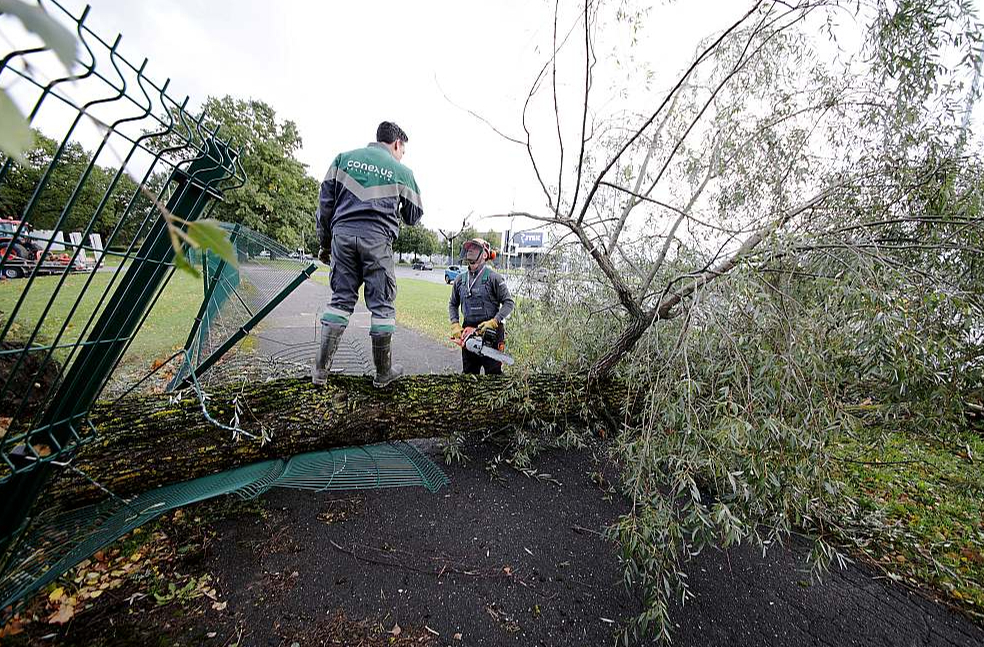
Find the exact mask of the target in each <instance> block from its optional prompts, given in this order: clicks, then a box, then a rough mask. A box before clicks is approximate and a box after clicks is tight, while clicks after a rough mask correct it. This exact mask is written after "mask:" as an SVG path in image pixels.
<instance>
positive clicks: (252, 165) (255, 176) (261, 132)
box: [157, 96, 319, 252]
mask: <svg viewBox="0 0 984 647" xmlns="http://www.w3.org/2000/svg"><path fill="white" fill-rule="evenodd" d="M202 110H203V111H204V114H205V117H204V119H203V123H204V124H205V125H206V127H207V128H208V129H209V130H211V129H214V128H216V127H219V128H220V134H221V135H222V136H223V137H225V138H227V139H230V140H231V141H232V142H233V143H234V144H235V145H238V146H241V147H242V155H241V157H240V159H239V162H240V164H241V165H242V167H243V170H244V171H245V172H246V175H247V178H248V179H247V182H246V184H245V186H243V187H241V188H238V189H236V190H235V191H230V192H229V193H228V195H227V196H226V199H225V201H224V202H222V203H221V204H219V205H217V206H216V208H215V211H213V212H212V216H213V217H214V218H216V219H218V220H222V221H225V222H235V223H242V224H244V225H246V226H248V227H250V228H251V229H254V230H256V231H258V232H260V233H262V234H266V235H267V236H269V237H271V238H273V239H274V240H276V241H278V242H280V243H281V244H283V245H284V246H286V247H287V248H289V249H297V248H302V247H303V248H306V249H307V250H308V251H311V250H314V251H315V252H316V251H317V249H316V247H317V244H316V242H312V240H311V239H313V238H314V236H313V233H312V232H313V227H314V224H313V222H314V214H315V212H316V210H317V201H318V187H319V182H318V181H317V180H315V179H313V178H311V177H309V176H308V175H307V172H306V167H305V165H304V164H302V163H301V162H300V161H298V160H297V158H296V157H295V155H296V153H297V151H298V150H300V147H301V136H300V133H299V132H298V130H297V125H296V124H295V123H294V122H293V121H290V120H286V121H280V120H278V119H277V115H276V112H275V111H274V109H273V108H271V107H270V106H269V105H268V104H266V103H264V102H263V101H258V100H255V99H248V100H244V99H237V98H234V97H231V96H225V97H222V98H216V97H209V98H208V99H207V100H206V101H205V103H204V105H203V106H202ZM172 137H173V136H172ZM174 143H175V142H172V141H170V140H169V139H168V138H162V139H161V141H160V142H159V143H158V144H157V145H160V146H167V145H173V144H174Z"/></svg>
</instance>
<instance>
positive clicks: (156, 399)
mask: <svg viewBox="0 0 984 647" xmlns="http://www.w3.org/2000/svg"><path fill="white" fill-rule="evenodd" d="M625 399H626V387H625V385H624V384H621V383H619V382H615V381H603V382H596V383H594V384H593V385H592V388H591V394H590V395H588V393H587V389H586V386H585V379H584V377H583V376H568V375H537V376H531V377H529V378H528V379H524V380H514V379H509V378H498V377H485V376H482V377H474V376H462V375H421V376H412V377H407V378H404V379H401V380H398V381H397V382H395V383H394V385H393V386H392V387H390V388H388V389H385V390H377V389H374V388H372V386H371V384H370V381H369V380H367V379H365V378H358V377H347V376H332V377H331V378H329V381H328V384H327V385H326V386H325V387H320V388H319V387H314V386H312V385H311V383H310V381H309V380H302V379H281V380H275V381H270V382H262V383H253V384H247V385H246V386H243V387H241V386H239V385H236V386H228V387H223V388H222V389H221V390H219V391H217V392H212V393H210V394H209V398H208V402H207V408H208V412H209V415H210V416H212V417H213V418H214V419H215V420H217V421H219V422H221V423H223V424H229V423H230V421H231V420H232V419H233V418H234V416H235V415H237V414H238V420H239V426H240V427H241V428H243V429H245V430H248V431H250V433H255V434H257V435H259V433H260V430H262V431H263V432H265V433H266V435H267V437H268V438H270V441H269V442H267V443H261V442H260V441H259V440H258V439H257V440H254V439H250V438H242V437H241V438H240V439H239V440H237V441H233V440H232V439H231V433H230V432H229V431H227V430H223V429H221V428H219V427H217V426H216V425H214V424H212V423H210V422H209V421H208V420H207V419H206V418H205V416H204V415H203V414H202V410H201V404H200V402H199V400H198V398H197V396H196V395H195V394H194V393H193V392H191V393H190V394H188V395H186V396H185V397H184V398H183V399H181V400H178V401H175V400H174V399H173V398H169V397H168V396H166V395H159V396H141V397H133V398H128V399H126V400H123V401H121V402H119V403H118V404H115V405H109V404H106V403H102V404H100V405H98V406H97V407H96V408H95V409H94V410H93V412H92V419H93V422H94V423H95V425H96V428H97V429H98V438H97V440H96V441H94V442H91V443H89V444H87V445H85V446H84V447H83V448H82V449H81V450H79V452H78V454H77V455H76V456H75V458H74V460H73V461H72V465H73V466H74V467H76V468H78V470H80V471H81V472H83V473H85V474H86V475H87V476H88V477H89V478H90V479H91V480H92V481H94V482H95V483H98V484H99V485H101V486H103V487H105V488H106V489H108V490H110V491H111V492H113V493H115V494H117V495H119V496H121V497H124V498H125V497H129V496H133V495H136V494H140V493H142V492H146V491H148V490H151V489H153V488H156V487H159V486H162V485H167V484H169V483H177V482H181V481H187V480H189V479H193V478H197V477H200V476H205V475H208V474H215V473H218V472H222V471H224V470H228V469H231V468H234V467H239V466H242V465H247V464H250V463H254V462H256V461H261V460H267V459H271V458H282V457H288V456H292V455H295V454H300V453H304V452H310V451H318V450H326V449H331V448H334V447H345V446H352V445H368V444H372V443H378V442H384V441H389V440H408V439H412V438H430V437H436V436H445V435H449V434H452V433H462V434H464V435H465V437H468V438H480V437H482V436H483V435H485V434H487V433H489V432H491V431H496V430H499V429H503V428H506V427H508V426H510V425H524V424H529V423H530V422H531V421H533V420H534V419H536V420H541V421H551V422H557V423H561V426H563V424H564V423H567V422H571V421H575V420H584V419H585V418H586V417H588V416H591V415H593V416H595V417H604V416H611V415H614V416H618V415H619V413H618V412H619V411H621V410H622V408H623V404H624V402H625ZM104 496H105V493H104V492H102V491H101V490H100V489H99V487H97V486H96V485H94V484H92V483H80V482H79V480H77V479H60V480H58V481H56V482H54V483H53V484H52V485H51V488H50V489H49V491H48V493H47V494H46V496H45V499H46V503H48V504H49V505H57V506H58V507H61V508H75V507H79V506H81V505H84V504H86V503H91V502H93V501H94V500H98V499H100V498H103V497H104Z"/></svg>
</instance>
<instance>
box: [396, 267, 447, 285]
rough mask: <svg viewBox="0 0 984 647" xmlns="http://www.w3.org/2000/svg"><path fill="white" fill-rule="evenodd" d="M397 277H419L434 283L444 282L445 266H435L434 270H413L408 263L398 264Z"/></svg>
mask: <svg viewBox="0 0 984 647" xmlns="http://www.w3.org/2000/svg"><path fill="white" fill-rule="evenodd" d="M396 278H398V279H419V280H421V281H431V282H432V283H444V282H445V281H444V268H443V267H435V268H434V269H432V270H411V269H410V268H409V267H408V266H406V265H397V266H396Z"/></svg>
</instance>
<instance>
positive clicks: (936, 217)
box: [500, 0, 984, 640]
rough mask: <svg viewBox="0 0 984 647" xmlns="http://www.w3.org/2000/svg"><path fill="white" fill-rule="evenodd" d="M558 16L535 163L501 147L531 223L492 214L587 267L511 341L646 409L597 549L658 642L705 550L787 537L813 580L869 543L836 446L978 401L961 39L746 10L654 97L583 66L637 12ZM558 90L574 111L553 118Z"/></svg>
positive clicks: (634, 79) (968, 24)
mask: <svg viewBox="0 0 984 647" xmlns="http://www.w3.org/2000/svg"><path fill="white" fill-rule="evenodd" d="M577 11H578V13H577V14H572V13H565V12H564V11H563V10H562V9H559V10H558V13H557V19H556V24H557V25H559V26H555V29H554V32H553V43H552V45H553V47H552V49H551V50H550V51H553V52H554V54H553V56H551V57H550V58H549V60H547V61H546V63H545V64H544V67H543V68H542V70H541V72H540V74H539V76H537V77H536V79H535V80H534V82H533V83H532V85H531V88H530V92H529V96H528V98H527V101H526V103H525V107H524V113H523V117H524V122H523V123H524V126H525V124H526V115H527V112H528V111H529V110H530V109H531V106H536V105H538V102H539V104H540V105H544V104H545V105H547V106H549V107H550V108H551V109H552V111H553V113H554V116H555V118H556V119H555V124H554V125H555V126H556V129H555V132H551V133H550V135H551V136H552V137H553V140H554V146H553V149H552V151H550V152H545V150H546V149H545V147H544V146H542V145H540V146H538V147H534V146H533V145H532V138H531V135H530V131H529V130H528V129H526V135H525V136H521V137H509V136H508V135H507V136H506V137H507V138H508V139H510V140H511V141H513V142H515V143H516V144H518V145H520V146H522V147H524V148H525V149H526V152H527V154H528V157H529V160H530V162H531V164H532V167H533V172H534V174H535V175H536V178H537V180H538V181H539V183H540V186H541V187H542V189H543V196H544V201H545V204H546V215H544V214H542V213H541V212H538V211H534V210H531V211H529V212H524V213H515V214H506V215H524V216H528V217H531V218H534V219H538V220H542V221H545V222H548V223H551V224H553V225H556V226H557V227H558V228H561V229H564V230H566V231H567V232H568V235H567V237H566V240H567V241H569V242H568V248H567V249H565V250H564V252H565V254H567V255H568V256H569V257H570V259H571V262H572V264H575V265H576V264H578V262H579V260H580V259H586V260H589V261H590V263H591V266H592V269H591V270H590V271H588V272H586V275H585V276H584V277H583V278H581V277H579V278H577V279H575V278H573V277H560V278H559V279H558V280H555V281H554V282H553V283H552V285H551V286H550V287H549V288H548V289H546V290H545V291H544V292H543V294H542V295H541V299H540V300H539V302H537V303H535V304H531V305H530V306H529V307H528V308H524V309H521V311H520V312H519V313H517V315H516V318H515V319H514V321H513V325H512V330H513V331H517V332H515V333H514V339H515V338H516V336H517V335H518V336H520V339H519V340H518V341H520V343H536V342H537V339H539V340H540V342H541V344H542V340H543V338H545V337H548V336H549V338H550V339H551V340H552V342H553V343H552V345H551V346H552V348H554V351H553V352H552V353H547V354H541V355H540V358H541V359H540V368H549V369H551V370H556V369H557V368H558V367H566V368H568V369H569V370H570V369H574V370H583V371H585V372H586V373H587V374H588V375H589V376H591V377H590V378H589V379H593V378H595V377H598V376H602V375H605V374H607V373H609V372H612V371H616V370H617V371H619V372H621V373H623V374H625V375H626V376H628V377H630V378H632V382H633V383H636V384H638V385H639V393H638V395H637V397H638V398H640V399H642V400H643V401H644V402H645V404H646V408H647V412H648V413H647V415H646V417H645V419H644V422H643V423H642V424H638V423H636V422H631V423H630V422H629V421H626V424H625V427H624V429H623V433H622V434H621V436H620V440H619V443H618V449H617V451H616V452H615V454H614V458H615V460H617V461H618V462H619V464H620V465H622V466H623V468H624V470H623V475H624V482H623V488H624V491H625V492H626V494H627V495H629V496H630V497H631V500H632V502H633V506H632V510H631V512H630V513H629V514H627V515H625V516H624V517H622V518H621V519H620V520H619V522H618V523H617V524H615V525H614V526H613V527H612V528H611V533H612V535H613V536H614V537H616V538H618V539H619V541H620V543H621V546H622V549H623V553H622V557H623V560H624V563H625V566H626V581H627V583H629V584H630V585H637V586H640V590H641V591H642V592H643V596H644V601H645V610H644V612H643V613H642V614H641V615H640V616H639V617H638V618H637V619H636V621H635V622H634V623H633V624H632V625H631V626H630V627H628V628H627V631H626V633H625V637H626V639H627V640H628V639H629V638H631V637H636V638H640V637H642V636H644V635H648V634H650V633H656V634H658V635H660V636H661V637H663V638H664V639H668V638H669V636H670V631H669V630H670V627H671V625H672V623H671V621H670V619H669V615H668V609H669V606H670V602H671V600H672V599H674V598H682V599H686V598H687V597H688V596H689V591H688V589H687V587H686V580H685V578H684V576H683V574H682V573H683V565H684V564H685V563H686V561H687V560H688V559H689V558H691V557H692V556H694V555H696V554H698V553H699V552H700V551H701V550H703V549H704V548H706V547H708V546H710V545H721V544H723V545H725V546H727V545H730V544H734V543H738V542H746V541H752V542H756V543H758V544H759V545H761V546H763V547H764V546H767V545H771V544H773V543H775V542H776V541H778V540H780V539H782V538H783V537H786V536H788V535H789V533H791V532H793V531H794V530H796V531H802V530H807V531H810V532H812V533H815V534H816V536H818V537H819V538H820V539H821V540H824V541H819V542H818V543H817V544H816V550H815V551H814V555H813V557H814V559H815V560H816V563H817V564H818V565H819V566H821V567H822V566H824V565H826V564H827V563H828V562H829V561H830V559H833V558H834V557H836V556H837V551H835V550H834V549H833V548H832V547H831V544H829V543H828V542H827V541H825V540H829V539H831V538H836V539H837V540H838V541H853V540H855V539H857V538H858V537H860V536H864V535H865V534H866V533H876V532H882V531H884V528H879V527H878V526H877V519H878V518H879V515H878V511H877V510H875V511H872V510H867V511H864V514H861V512H860V511H859V507H858V505H857V503H856V502H855V501H853V500H852V499H851V497H850V496H848V495H847V494H846V492H845V490H844V489H843V484H842V483H840V482H839V481H838V478H837V476H836V472H835V471H833V470H831V469H829V466H830V464H831V456H830V447H831V445H832V443H833V442H835V441H836V440H837V439H838V438H840V437H842V436H844V435H848V434H851V433H852V432H853V431H855V430H857V429H858V428H860V427H863V426H880V428H883V429H900V428H905V429H908V430H910V431H913V432H918V433H922V434H932V435H933V436H935V437H936V438H939V439H941V440H943V441H945V439H946V437H947V434H948V432H952V430H954V429H957V428H960V427H962V426H964V425H966V415H967V413H968V408H969V407H970V408H973V407H978V408H979V407H980V395H981V390H982V388H984V387H982V385H984V378H982V365H981V362H980V357H981V353H982V345H981V342H982V340H981V333H980V330H979V322H980V320H981V314H982V313H984V307H982V304H984V302H982V299H981V296H982V295H981V286H982V285H984V282H982V278H984V276H982V275H981V267H982V265H981V260H982V258H981V255H982V250H981V247H980V245H979V243H978V242H977V241H979V240H980V235H981V231H982V228H984V219H982V216H981V212H980V194H981V189H980V187H981V181H982V174H981V166H980V163H979V161H978V159H977V155H976V153H977V151H976V150H972V151H969V150H968V148H967V146H968V144H969V145H970V146H973V145H974V143H975V142H976V141H977V140H975V139H974V138H973V136H972V134H971V133H968V132H967V131H966V129H965V126H966V120H965V119H964V118H963V117H964V114H965V111H966V110H967V109H968V108H969V104H970V103H972V102H973V100H974V99H975V98H976V94H975V92H976V90H975V89H972V88H970V86H969V83H968V82H969V79H970V77H971V76H972V74H973V68H974V65H975V64H976V63H977V62H978V58H979V56H980V51H981V30H980V27H979V25H978V24H977V23H976V18H975V16H974V15H973V12H972V9H971V7H970V4H969V3H967V2H963V1H957V0H906V1H904V2H887V1H883V0H870V1H862V2H840V1H837V0H828V1H819V2H818V1H815V0H811V1H809V2H806V1H804V2H770V1H765V0H762V1H759V2H752V3H749V5H748V7H747V11H744V12H741V13H740V14H739V15H738V16H737V17H736V20H735V21H734V22H733V23H732V24H731V25H730V26H728V27H727V28H726V29H724V30H723V31H722V32H720V33H718V34H713V35H711V36H709V37H708V38H707V39H706V40H705V41H704V42H702V43H701V44H700V45H699V46H698V47H697V50H696V53H695V56H694V58H693V60H692V62H691V64H690V65H688V66H687V67H686V69H685V70H684V71H683V72H682V73H681V75H680V76H679V77H677V79H676V81H675V82H672V83H670V84H669V85H668V86H667V89H664V90H656V89H653V88H652V87H651V86H650V84H649V83H646V82H645V79H647V78H651V75H650V73H649V71H648V70H646V69H639V67H638V66H637V67H635V68H632V65H634V64H633V63H632V57H631V54H632V52H631V45H630V46H629V47H630V49H621V50H618V51H616V53H615V56H620V57H621V58H619V59H618V62H619V63H620V65H617V66H613V65H611V64H612V63H613V61H611V60H609V59H605V58H603V57H599V55H598V52H597V51H596V49H595V45H596V43H597V42H598V40H599V39H600V38H601V37H602V36H601V35H602V34H604V35H605V36H606V37H607V39H608V40H607V41H606V42H625V43H630V44H631V43H633V42H634V41H635V38H636V36H638V34H639V30H640V29H644V26H645V23H646V21H647V20H650V19H651V17H650V13H649V11H648V10H644V11H639V10H634V9H633V7H632V6H631V5H630V4H628V3H620V4H619V5H618V6H617V7H614V8H611V7H608V6H607V5H605V4H602V3H595V2H590V1H589V2H585V3H582V4H581V5H579V7H578V9H577ZM565 25H566V27H565ZM568 29H569V30H570V31H569V33H571V34H574V33H578V32H580V33H579V37H578V38H565V36H564V34H565V33H568V31H567V30H568ZM626 34H628V35H629V36H630V37H629V38H626V37H625V36H626ZM818 34H819V36H818ZM626 68H631V69H632V73H631V74H629V75H627V79H628V82H627V83H626V84H625V85H623V86H622V87H619V86H618V85H617V84H616V82H617V81H618V78H617V77H615V76H614V75H615V73H614V72H611V70H613V69H614V70H624V69H626ZM601 70H608V71H609V72H610V74H611V76H610V77H609V78H608V80H609V81H611V82H612V84H613V85H615V91H616V92H617V93H618V95H619V96H620V97H622V98H623V99H627V101H626V102H623V103H622V104H619V105H618V106H616V108H617V109H616V110H612V109H611V108H609V107H608V106H610V105H612V104H610V103H605V101H603V100H601V99H599V100H596V99H595V94H596V92H595V90H594V89H595V88H596V87H598V85H599V81H600V80H601V79H599V78H598V74H599V71H601ZM565 72H567V73H568V75H567V76H565ZM570 87H577V88H580V90H579V92H580V95H579V96H578V97H577V99H578V100H577V101H568V102H564V101H559V100H558V98H557V97H558V95H561V96H563V92H565V90H566V89H567V88H570ZM605 96H606V97H607V96H609V94H605ZM627 105H628V106H653V108H651V109H648V111H638V112H637V111H635V110H632V109H631V108H627V107H626V106H627ZM572 106H576V109H573V110H572V109H571V107H572ZM500 132H503V131H502V130H500ZM968 152H969V153H970V155H968ZM599 313H603V314H604V316H598V314H599ZM571 320H578V321H581V322H583V325H578V326H570V325H567V326H557V325H556V322H557V321H565V322H569V321H571ZM558 331H560V332H558ZM524 338H525V339H524ZM859 412H864V413H863V414H862V413H859Z"/></svg>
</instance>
